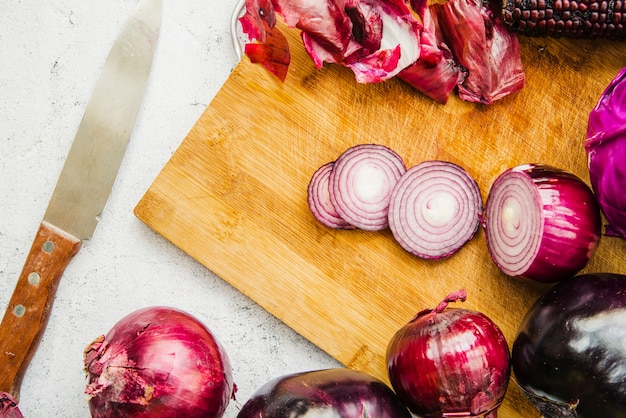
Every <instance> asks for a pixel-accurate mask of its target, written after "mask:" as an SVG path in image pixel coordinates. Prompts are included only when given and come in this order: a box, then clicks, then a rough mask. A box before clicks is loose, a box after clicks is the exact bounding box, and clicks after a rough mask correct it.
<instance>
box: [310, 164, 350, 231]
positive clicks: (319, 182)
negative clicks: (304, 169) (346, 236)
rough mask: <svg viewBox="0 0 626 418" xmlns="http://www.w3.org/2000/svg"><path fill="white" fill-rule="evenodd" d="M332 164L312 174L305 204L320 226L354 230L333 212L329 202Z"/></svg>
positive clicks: (333, 208)
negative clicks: (329, 181) (306, 203)
mask: <svg viewBox="0 0 626 418" xmlns="http://www.w3.org/2000/svg"><path fill="white" fill-rule="evenodd" d="M334 164H335V163H334V162H329V163H326V164H324V165H323V166H321V167H320V168H318V169H317V171H315V173H313V176H312V177H311V181H310V182H309V187H308V194H307V202H308V204H309V209H310V210H311V213H312V214H313V216H314V217H315V219H317V221H318V222H320V223H321V224H323V225H325V226H327V227H329V228H335V229H355V226H354V225H352V224H350V223H349V222H346V221H345V219H343V218H342V217H341V216H340V215H339V214H338V213H337V211H336V210H335V207H334V206H333V203H332V202H331V201H330V193H329V190H328V180H329V178H330V172H331V170H332V169H333V165H334Z"/></svg>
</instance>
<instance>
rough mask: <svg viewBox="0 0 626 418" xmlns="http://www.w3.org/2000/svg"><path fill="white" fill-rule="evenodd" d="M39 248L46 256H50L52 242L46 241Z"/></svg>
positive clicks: (52, 249) (52, 246)
mask: <svg viewBox="0 0 626 418" xmlns="http://www.w3.org/2000/svg"><path fill="white" fill-rule="evenodd" d="M41 248H42V249H43V251H44V252H45V253H46V254H50V253H51V252H52V251H54V242H52V241H46V242H44V243H43V245H42V247H41Z"/></svg>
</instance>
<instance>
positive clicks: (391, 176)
mask: <svg viewBox="0 0 626 418" xmlns="http://www.w3.org/2000/svg"><path fill="white" fill-rule="evenodd" d="M405 172H406V166H405V165H404V161H403V160H402V157H400V156H399V155H398V154H397V153H396V152H395V151H393V150H392V149H390V148H388V147H386V146H384V145H379V144H359V145H355V146H353V147H350V148H348V149H347V150H346V151H344V152H343V153H342V154H341V155H340V156H339V158H337V160H336V161H335V163H334V166H333V169H332V171H331V173H330V179H329V191H330V201H331V202H332V204H333V206H334V207H335V210H336V211H337V213H338V214H339V215H340V216H341V217H342V218H343V219H345V220H346V221H347V222H349V223H350V224H352V225H354V226H356V227H357V228H360V229H364V230H367V231H379V230H382V229H385V228H387V227H388V226H389V221H388V218H387V214H388V210H389V200H390V197H391V192H392V190H393V188H394V187H395V185H396V183H397V182H398V180H399V179H400V177H401V176H402V174H404V173H405Z"/></svg>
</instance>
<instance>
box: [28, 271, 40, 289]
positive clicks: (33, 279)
mask: <svg viewBox="0 0 626 418" xmlns="http://www.w3.org/2000/svg"><path fill="white" fill-rule="evenodd" d="M40 280H41V276H40V275H39V274H38V273H35V272H34V271H33V272H32V273H30V274H29V275H28V283H30V284H31V285H33V286H37V285H38V284H39V281H40Z"/></svg>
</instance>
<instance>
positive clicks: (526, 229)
mask: <svg viewBox="0 0 626 418" xmlns="http://www.w3.org/2000/svg"><path fill="white" fill-rule="evenodd" d="M483 222H484V223H483V226H484V229H485V237H486V240H487V247H488V249H489V253H490V254H491V257H492V259H493V261H494V262H495V264H496V265H497V266H498V267H499V268H500V269H501V270H502V272H504V273H505V274H507V275H509V276H513V277H520V278H526V279H530V280H534V281H539V282H545V283H554V282H557V281H560V280H562V279H565V278H568V277H571V276H573V275H574V274H576V273H577V272H578V271H580V270H581V269H582V268H583V267H585V266H586V265H587V263H588V262H589V260H590V258H591V257H592V256H593V254H594V253H595V250H596V248H597V247H598V242H599V240H600V228H601V218H600V210H599V208H598V204H597V202H596V200H595V197H594V195H593V193H592V191H591V189H590V188H589V186H587V185H586V184H585V183H584V182H583V181H582V180H581V179H580V178H578V177H577V176H575V175H574V174H571V173H568V172H565V171H563V170H561V169H558V168H555V167H551V166H548V165H543V164H524V165H519V166H517V167H514V168H511V169H509V170H506V171H505V172H504V173H502V174H500V176H499V177H498V178H497V179H496V181H495V182H494V183H493V185H492V187H491V190H490V191H489V196H488V197H487V205H486V208H485V216H484V220H483Z"/></svg>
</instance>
